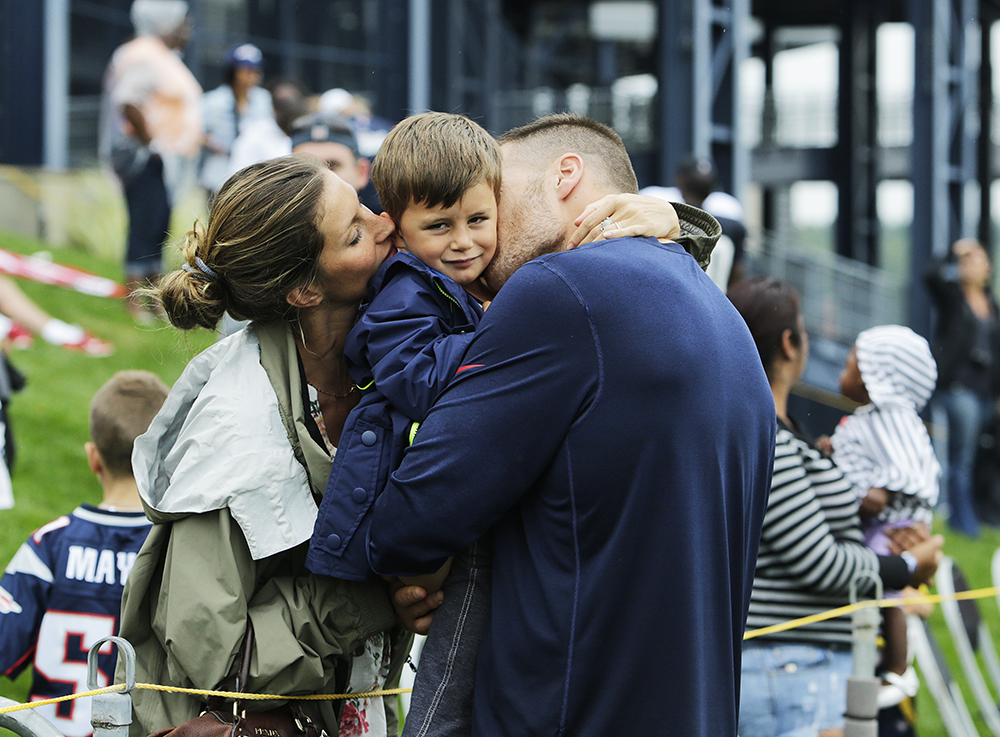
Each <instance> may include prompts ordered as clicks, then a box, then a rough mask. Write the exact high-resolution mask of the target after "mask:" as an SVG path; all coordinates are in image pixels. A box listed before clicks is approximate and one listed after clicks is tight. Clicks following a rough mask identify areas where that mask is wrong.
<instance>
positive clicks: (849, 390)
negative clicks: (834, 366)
mask: <svg viewBox="0 0 1000 737" xmlns="http://www.w3.org/2000/svg"><path fill="white" fill-rule="evenodd" d="M840 393H841V394H843V395H844V396H845V397H847V398H848V399H850V400H852V401H854V402H857V403H858V404H868V402H870V401H871V399H870V398H869V396H868V389H867V388H866V387H865V381H864V379H862V378H861V369H860V368H858V347H857V346H853V345H852V346H851V352H850V353H848V354H847V361H846V363H844V370H843V371H841V372H840Z"/></svg>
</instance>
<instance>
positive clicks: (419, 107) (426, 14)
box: [408, 0, 431, 114]
mask: <svg viewBox="0 0 1000 737" xmlns="http://www.w3.org/2000/svg"><path fill="white" fill-rule="evenodd" d="M430 41H431V4H430V0H410V64H409V70H410V74H409V76H410V79H409V83H410V93H409V103H408V104H409V107H410V113H411V114H412V113H422V112H425V111H427V110H430V105H431V85H430V80H431V43H430Z"/></svg>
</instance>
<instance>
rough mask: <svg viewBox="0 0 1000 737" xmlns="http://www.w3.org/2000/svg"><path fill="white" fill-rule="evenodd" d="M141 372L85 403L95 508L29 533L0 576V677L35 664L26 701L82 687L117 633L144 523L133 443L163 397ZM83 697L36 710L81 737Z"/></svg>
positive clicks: (85, 715)
mask: <svg viewBox="0 0 1000 737" xmlns="http://www.w3.org/2000/svg"><path fill="white" fill-rule="evenodd" d="M167 391H168V390H167V387H166V385H165V384H164V383H163V382H162V381H161V380H160V379H159V378H157V377H156V376H155V375H154V374H151V373H149V372H148V371H122V372H119V373H117V374H115V375H114V376H113V377H112V378H111V379H110V380H109V381H108V382H107V383H106V384H105V385H104V386H102V387H101V388H100V389H99V390H98V392H97V394H96V395H95V396H94V399H93V400H92V401H91V404H90V441H89V442H87V443H86V444H85V445H84V449H85V451H86V454H87V462H88V464H89V466H90V470H91V471H93V472H94V474H95V475H96V476H97V478H98V481H100V484H101V487H102V488H103V501H102V502H101V503H100V504H99V505H98V506H96V507H95V506H92V505H90V504H81V505H80V506H79V507H77V508H76V509H75V510H73V511H72V512H71V513H70V514H68V515H63V516H62V517H59V518H58V519H56V520H53V521H52V522H50V523H49V524H47V525H44V526H42V527H40V528H39V529H38V530H36V531H35V532H34V533H33V534H32V535H31V537H30V538H28V540H27V541H26V542H25V543H24V544H23V545H22V546H21V547H20V548H19V549H18V551H17V553H15V554H14V557H13V558H12V559H11V561H10V563H9V564H8V565H7V569H6V571H5V572H4V575H3V579H0V673H3V674H4V675H5V676H7V677H8V678H15V677H16V676H17V675H18V674H19V673H20V672H21V671H22V670H24V668H25V667H27V665H28V664H29V663H30V664H31V665H32V666H33V667H34V677H33V679H32V683H31V694H30V699H31V700H32V701H37V700H41V699H49V698H54V697H57V696H65V695H68V694H71V693H77V692H80V691H86V690H87V651H88V650H89V649H90V647H91V645H92V644H93V643H95V642H97V641H98V640H100V639H101V638H104V637H108V636H110V635H115V634H117V633H118V624H119V622H118V617H119V610H120V608H121V597H122V587H123V586H124V584H125V579H126V577H127V576H128V574H129V571H130V570H131V568H132V563H133V562H134V561H135V556H136V554H137V553H138V552H139V548H140V547H141V546H142V543H143V541H144V540H145V539H146V533H147V532H148V531H149V527H150V523H149V521H148V520H147V519H146V516H145V514H144V513H143V511H142V503H141V502H140V500H139V494H138V491H137V490H136V485H135V479H134V478H133V476H132V443H133V441H134V440H135V438H136V437H138V436H139V435H141V434H142V433H144V432H145V431H146V429H147V428H148V427H149V423H150V422H151V421H152V419H153V417H154V416H155V415H156V413H157V412H158V411H159V409H160V406H161V405H162V404H163V400H164V399H166V396H167ZM98 670H99V673H98V681H99V685H100V686H107V685H110V684H111V678H112V677H113V675H114V670H115V655H114V651H113V649H112V646H111V643H107V644H106V646H105V647H104V648H102V649H101V651H100V655H99V657H98ZM90 709H91V704H90V699H75V700H71V701H64V702H61V703H59V704H55V705H49V706H43V707H38V709H37V711H38V712H39V713H40V714H41V715H42V716H44V717H45V718H46V719H48V720H49V721H50V722H52V724H53V725H55V727H56V728H57V729H58V730H59V731H60V732H62V733H63V734H65V735H66V736H67V737H88V735H90V734H92V733H93V729H92V727H91V726H90Z"/></svg>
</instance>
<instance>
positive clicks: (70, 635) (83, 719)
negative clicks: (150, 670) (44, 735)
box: [35, 551, 115, 737]
mask: <svg viewBox="0 0 1000 737" xmlns="http://www.w3.org/2000/svg"><path fill="white" fill-rule="evenodd" d="M95 554H96V551H95ZM114 633H115V618H114V617H109V616H106V615H100V614H81V613H78V612H46V614H45V616H44V617H42V624H41V626H40V627H39V628H38V647H37V648H36V649H35V669H36V670H37V671H38V672H39V673H41V674H42V675H43V676H45V677H46V678H48V679H49V680H50V681H63V682H66V683H68V684H70V687H71V688H72V693H81V692H82V691H86V690H87V662H86V652H87V650H89V649H90V647H91V646H92V645H93V644H94V643H95V642H97V641H98V640H100V639H102V638H104V637H110V636H111V635H113V634H114ZM74 635H75V637H74ZM71 648H73V650H74V651H75V652H70V649H71ZM100 652H102V653H107V652H111V643H110V642H106V643H104V645H102V646H101V649H100ZM111 675H113V674H107V673H104V672H102V671H101V670H100V669H98V671H97V687H98V688H104V687H105V686H107V685H108V684H109V683H111V680H110V677H111ZM68 704H69V706H68V707H67V706H66V704H62V705H57V704H51V705H48V706H39V707H37V708H36V711H37V712H39V713H40V714H41V715H42V716H44V717H45V718H46V719H48V720H49V721H50V722H52V724H54V725H55V726H56V727H57V728H58V729H59V731H60V732H62V733H63V734H64V735H66V736H67V737H85V735H89V734H91V733H92V732H93V731H94V728H93V727H92V726H91V725H90V699H74V700H72V701H70V702H68ZM67 708H68V712H67Z"/></svg>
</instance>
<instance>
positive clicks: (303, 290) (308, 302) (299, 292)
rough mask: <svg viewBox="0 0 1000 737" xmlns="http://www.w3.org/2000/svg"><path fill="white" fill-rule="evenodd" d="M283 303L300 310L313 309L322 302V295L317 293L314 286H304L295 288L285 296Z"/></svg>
mask: <svg viewBox="0 0 1000 737" xmlns="http://www.w3.org/2000/svg"><path fill="white" fill-rule="evenodd" d="M285 301H286V302H288V304H290V305H291V306H292V307H295V308H297V309H300V310H301V309H304V308H306V307H315V306H316V305H318V304H319V303H320V302H322V301H323V295H321V294H320V293H319V290H317V289H316V287H315V285H313V284H306V285H304V286H301V287H295V289H293V290H292V291H290V292H289V293H288V294H286V295H285Z"/></svg>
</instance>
